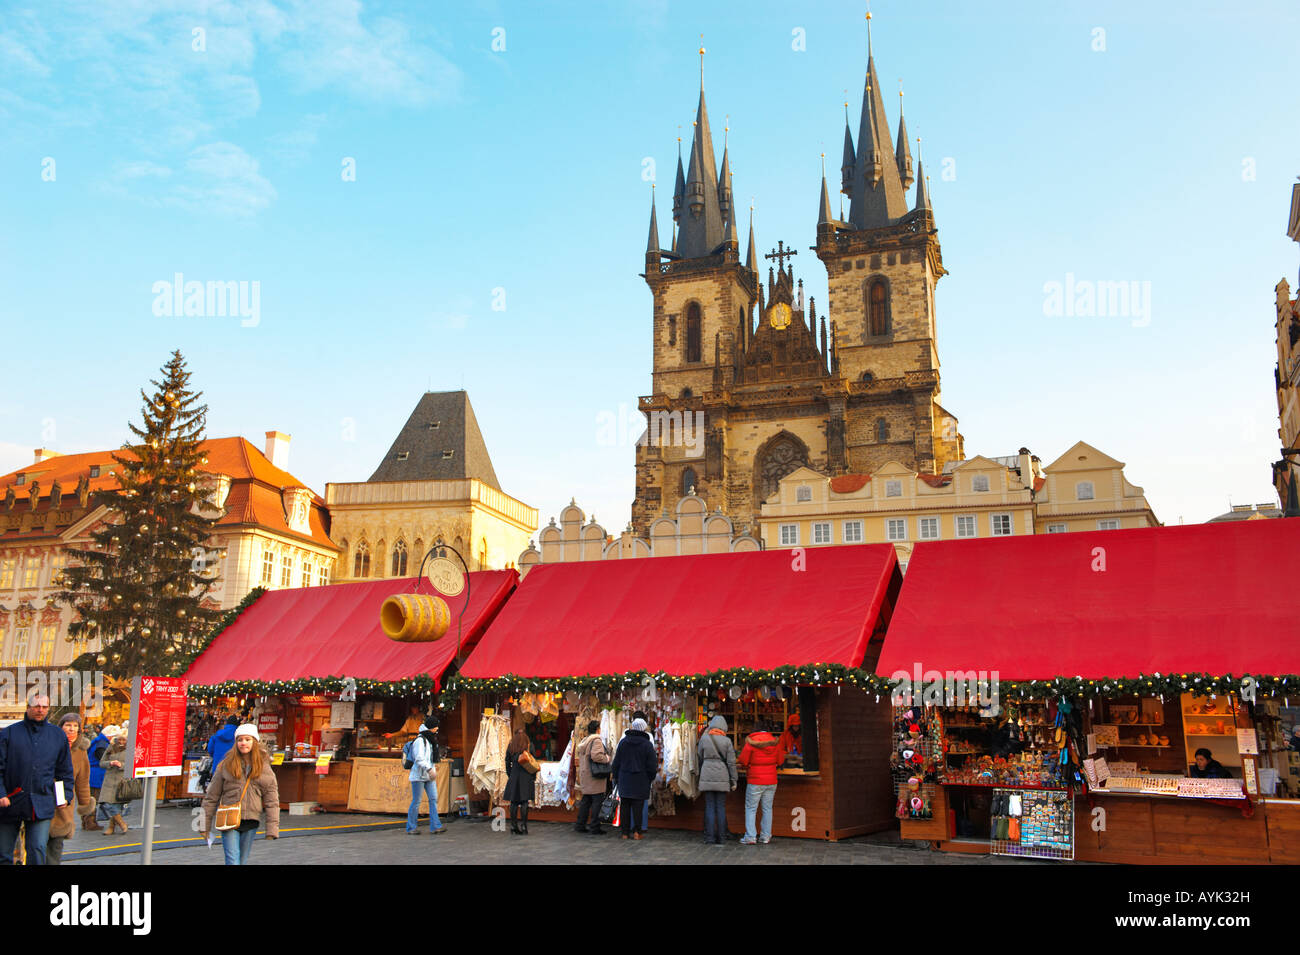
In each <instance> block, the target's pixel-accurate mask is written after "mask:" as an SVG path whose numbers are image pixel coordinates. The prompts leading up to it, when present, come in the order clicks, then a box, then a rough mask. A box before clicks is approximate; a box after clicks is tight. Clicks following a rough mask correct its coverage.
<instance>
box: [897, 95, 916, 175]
mask: <svg viewBox="0 0 1300 955" xmlns="http://www.w3.org/2000/svg"><path fill="white" fill-rule="evenodd" d="M894 153H895V155H896V156H897V159H898V178H899V179H901V180H902V181H903V188H904V189H908V188H910V187H911V185H912V181H913V180H912V150H911V149H910V148H909V147H908V145H907V120H906V119H904V118H903V91H902V90H899V91H898V145H897V146H895V148H894Z"/></svg>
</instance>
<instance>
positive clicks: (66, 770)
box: [0, 694, 73, 865]
mask: <svg viewBox="0 0 1300 955" xmlns="http://www.w3.org/2000/svg"><path fill="white" fill-rule="evenodd" d="M49 712H50V698H49V697H48V696H46V695H44V694H38V695H36V696H33V697H32V698H31V702H29V703H28V704H27V714H26V716H25V717H24V718H23V719H21V720H19V721H18V722H17V723H14V724H12V725H10V726H6V727H5V728H4V729H2V730H0V785H3V786H4V789H3V791H0V865H10V864H11V863H12V862H13V858H14V844H15V843H16V842H17V841H18V827H19V826H20V825H24V824H25V826H26V830H25V831H26V842H27V864H28V865H45V864H46V860H45V845H46V843H47V842H49V838H50V822H51V821H52V820H53V819H54V810H55V792H54V784H55V783H56V782H61V783H63V793H64V799H65V800H67V801H69V802H71V801H72V799H73V788H72V786H73V782H72V751H71V750H70V749H68V738H67V736H66V735H64V733H63V731H62V730H61V729H58V728H57V727H54V726H51V725H50V724H49V723H48V722H47V721H46V717H47V716H48V715H49Z"/></svg>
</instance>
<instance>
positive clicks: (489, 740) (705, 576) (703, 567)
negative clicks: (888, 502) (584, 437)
mask: <svg viewBox="0 0 1300 955" xmlns="http://www.w3.org/2000/svg"><path fill="white" fill-rule="evenodd" d="M900 584H901V575H900V573H899V570H898V565H897V560H896V558H895V556H894V550H893V548H892V547H890V546H888V545H867V546H855V547H825V548H817V549H815V550H809V551H806V552H802V551H795V552H791V551H770V552H758V553H748V554H716V555H701V556H688V557H665V558H656V559H654V560H639V561H623V560H618V561H591V562H583V563H566V564H553V565H541V566H538V567H535V568H534V569H533V570H532V571H530V572H529V574H528V577H527V578H526V579H525V580H524V582H523V583H522V584H521V585H520V587H519V589H518V590H517V591H516V593H515V594H514V595H513V596H512V597H511V599H510V601H509V603H508V604H507V605H506V607H505V608H504V609H503V610H502V612H501V614H500V615H499V616H498V617H497V618H496V620H495V621H494V622H493V624H492V626H491V628H490V629H489V630H488V632H487V634H486V635H485V636H484V637H483V639H482V640H481V641H480V642H479V645H478V647H477V648H476V649H475V650H474V652H473V653H472V654H470V657H469V659H468V660H466V662H465V664H464V666H463V667H462V668H461V671H460V673H459V674H458V675H457V676H456V677H455V679H454V680H452V681H450V682H449V684H448V688H447V690H446V691H445V693H444V696H443V702H444V705H446V706H447V707H448V708H450V707H452V706H459V707H460V716H461V720H462V726H463V730H462V731H463V732H464V734H465V739H466V741H467V742H468V741H469V740H471V739H472V740H474V741H475V745H473V746H472V747H471V752H472V755H471V758H470V763H469V765H468V767H467V772H468V773H469V775H470V777H471V788H472V789H474V788H477V790H478V791H479V792H480V793H481V794H482V795H483V797H484V799H485V801H486V797H487V796H494V797H498V798H499V796H500V793H501V790H502V789H504V786H505V779H504V774H503V772H502V770H503V755H504V748H505V745H506V744H507V743H508V741H509V738H510V735H511V734H512V733H513V732H514V731H515V730H517V729H520V728H522V729H524V730H525V732H526V733H527V734H528V736H529V738H530V740H531V741H532V742H533V747H534V751H535V752H537V753H538V754H539V758H540V759H541V761H542V770H541V772H540V773H539V774H538V786H537V789H538V797H537V803H538V804H539V805H540V806H541V809H540V811H539V812H538V813H537V814H535V815H534V816H533V818H537V819H548V818H549V819H556V820H568V821H572V820H573V818H574V816H573V809H572V807H573V805H574V802H575V801H576V794H575V793H574V792H573V791H572V789H573V787H572V785H571V783H572V777H573V772H572V754H573V745H574V742H575V737H576V738H581V736H582V735H585V727H586V726H587V724H588V722H589V721H592V720H594V721H596V722H598V723H600V726H601V730H600V732H601V735H602V737H603V738H604V739H605V740H606V742H607V744H608V745H609V746H610V747H611V748H613V747H614V746H616V745H617V743H618V741H619V740H620V739H621V737H622V735H623V732H624V730H625V729H626V728H627V727H628V726H629V725H630V723H631V720H632V714H633V712H635V711H636V710H642V711H645V712H646V714H647V716H648V717H649V723H650V727H651V736H652V739H653V740H654V743H655V746H656V752H657V754H658V757H659V761H660V767H661V769H660V774H659V777H658V779H656V781H655V784H654V787H653V790H652V795H651V800H650V802H651V817H650V824H651V826H652V827H655V826H662V827H671V828H685V829H701V828H702V827H703V800H701V799H699V798H698V795H699V792H698V779H697V772H698V770H697V762H696V755H695V754H696V749H695V747H696V743H697V741H698V738H699V735H700V732H701V731H702V730H703V728H704V726H705V724H706V723H707V721H708V720H709V719H710V718H711V717H712V716H714V715H721V716H724V717H725V718H726V719H727V723H728V727H729V732H730V733H731V735H732V737H733V740H734V741H735V742H736V743H737V744H738V745H737V749H739V746H740V745H742V744H743V742H744V739H745V736H746V735H747V734H748V733H749V731H750V730H752V729H753V728H754V726H755V724H756V722H757V721H759V720H764V721H767V722H770V723H771V724H772V725H773V727H774V728H775V731H776V732H777V733H782V732H783V731H784V730H786V728H787V727H789V726H790V725H791V724H792V723H797V724H798V725H799V730H800V732H799V736H798V742H797V744H796V745H795V746H793V747H791V748H792V749H796V750H797V753H792V754H791V756H790V757H789V758H787V759H786V760H785V764H784V765H783V766H782V768H780V769H779V770H778V775H779V783H778V787H777V791H776V804H775V810H774V818H775V820H776V826H775V827H774V830H773V831H774V833H775V834H776V835H786V836H800V837H807V838H817V839H840V838H845V837H847V836H851V835H856V834H861V833H866V832H872V831H876V830H879V829H882V828H887V827H888V826H890V825H891V824H892V819H891V806H892V796H891V793H890V792H889V790H888V786H887V776H886V760H887V758H888V743H889V714H890V711H889V704H888V700H887V699H884V700H882V699H880V698H879V697H878V696H877V695H876V694H874V693H870V694H869V693H866V692H864V691H863V690H862V689H861V688H860V687H859V685H858V682H857V681H858V680H859V677H860V676H861V677H866V676H867V675H868V674H867V673H866V672H865V671H863V670H861V669H859V667H861V666H862V664H863V663H864V660H865V661H866V663H867V665H868V666H870V665H871V664H872V663H873V662H874V660H875V656H876V654H877V653H878V650H879V641H880V639H881V637H882V635H883V632H884V627H885V625H886V624H887V622H888V620H889V615H890V613H891V611H892V607H893V603H894V599H895V595H896V593H897V590H898V587H899V586H900ZM793 717H798V719H797V720H793V719H792V718H793ZM575 730H582V732H581V733H575ZM744 788H745V787H744V780H743V775H742V778H741V784H740V786H739V787H738V788H737V790H736V791H735V792H734V793H732V794H730V796H729V799H728V804H727V813H728V821H729V824H730V828H731V830H732V831H733V832H735V831H737V830H738V829H739V828H740V827H741V825H742V822H743V818H744V811H743V810H744V801H743V800H744Z"/></svg>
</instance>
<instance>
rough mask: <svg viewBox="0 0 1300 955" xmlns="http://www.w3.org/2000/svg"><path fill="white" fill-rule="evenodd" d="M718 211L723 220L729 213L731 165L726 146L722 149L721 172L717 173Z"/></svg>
mask: <svg viewBox="0 0 1300 955" xmlns="http://www.w3.org/2000/svg"><path fill="white" fill-rule="evenodd" d="M718 210H719V211H720V212H721V213H722V218H723V219H726V218H727V216H728V215H729V214H730V212H731V163H730V161H729V160H728V158H727V147H726V146H723V147H722V172H720V173H718Z"/></svg>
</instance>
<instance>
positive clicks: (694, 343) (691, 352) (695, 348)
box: [686, 302, 703, 362]
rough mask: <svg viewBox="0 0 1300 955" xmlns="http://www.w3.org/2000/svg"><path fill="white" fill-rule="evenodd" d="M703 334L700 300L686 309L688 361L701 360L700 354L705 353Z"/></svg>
mask: <svg viewBox="0 0 1300 955" xmlns="http://www.w3.org/2000/svg"><path fill="white" fill-rule="evenodd" d="M702 335H703V332H702V330H701V328H700V306H699V303H698V302H691V304H690V306H689V307H688V308H687V309H686V360H687V361H688V362H694V361H699V360H700V356H701V355H702V354H703V346H702V344H701V342H702V337H701V336H702Z"/></svg>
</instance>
